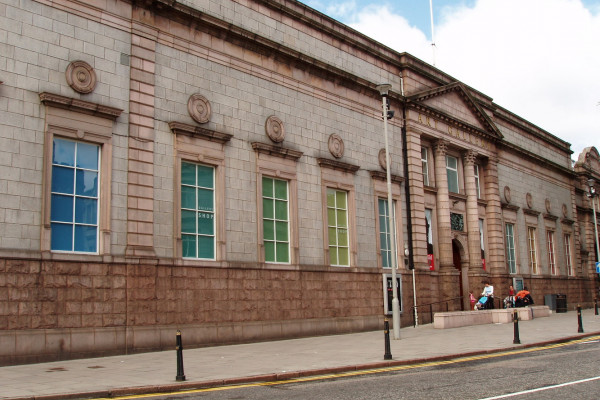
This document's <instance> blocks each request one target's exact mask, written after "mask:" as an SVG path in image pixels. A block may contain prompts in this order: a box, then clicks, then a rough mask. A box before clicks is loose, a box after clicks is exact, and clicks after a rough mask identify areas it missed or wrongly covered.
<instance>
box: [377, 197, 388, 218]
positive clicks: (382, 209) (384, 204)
mask: <svg viewBox="0 0 600 400" xmlns="http://www.w3.org/2000/svg"><path fill="white" fill-rule="evenodd" d="M378 203H379V215H386V210H387V201H385V200H382V199H379V202H378Z"/></svg>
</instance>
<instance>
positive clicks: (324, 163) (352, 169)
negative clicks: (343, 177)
mask: <svg viewBox="0 0 600 400" xmlns="http://www.w3.org/2000/svg"><path fill="white" fill-rule="evenodd" d="M317 163H318V164H319V166H320V167H321V168H330V169H334V170H338V171H342V172H348V173H351V174H356V171H358V170H359V169H360V167H359V166H358V165H354V164H348V163H345V162H341V161H336V160H330V159H329V158H317Z"/></svg>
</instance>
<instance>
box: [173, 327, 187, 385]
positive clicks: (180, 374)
mask: <svg viewBox="0 0 600 400" xmlns="http://www.w3.org/2000/svg"><path fill="white" fill-rule="evenodd" d="M175 350H176V351H177V376H176V377H175V380H176V381H185V375H184V374H183V345H182V344H181V331H179V330H177V346H176V347H175Z"/></svg>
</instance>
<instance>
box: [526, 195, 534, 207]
mask: <svg viewBox="0 0 600 400" xmlns="http://www.w3.org/2000/svg"><path fill="white" fill-rule="evenodd" d="M525 200H526V201H527V207H529V208H532V207H533V196H532V195H531V193H527V194H526V195H525Z"/></svg>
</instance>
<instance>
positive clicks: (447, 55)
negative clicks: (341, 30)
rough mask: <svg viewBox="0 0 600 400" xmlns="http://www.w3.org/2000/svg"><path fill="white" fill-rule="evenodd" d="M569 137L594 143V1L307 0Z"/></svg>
mask: <svg viewBox="0 0 600 400" xmlns="http://www.w3.org/2000/svg"><path fill="white" fill-rule="evenodd" d="M303 2H304V3H305V4H307V5H308V6H310V7H312V8H315V9H316V10H318V11H320V12H322V13H324V14H326V15H328V16H330V17H332V18H335V19H336V20H338V21H340V22H342V23H344V24H347V25H349V26H351V27H352V28H354V29H356V30H358V31H359V32H362V33H364V34H365V35H367V36H369V37H371V38H373V39H375V40H377V41H379V42H381V43H383V44H385V45H386V46H389V47H391V48H393V49H394V50H397V51H399V52H404V51H406V52H408V53H411V54H413V55H414V56H416V57H418V58H420V59H422V60H423V61H425V62H428V63H430V64H434V65H435V66H436V67H438V68H440V69H441V70H443V71H444V72H446V73H448V74H450V75H452V76H454V77H455V78H456V79H458V80H460V81H462V82H464V83H466V84H467V85H469V86H471V87H473V88H475V89H477V90H480V91H482V92H483V93H485V94H487V95H489V96H490V97H492V98H493V99H494V101H495V102H496V103H497V104H499V105H500V106H502V107H504V108H507V109H508V110H510V111H512V112H514V113H515V114H517V115H520V116H521V117H523V118H525V119H527V120H529V121H530V122H532V123H534V124H536V125H538V126H540V127H541V128H542V129H545V130H547V131H549V132H550V133H551V134H553V135H555V136H558V137H559V138H561V139H563V140H566V141H567V142H569V143H571V145H572V146H571V148H572V150H573V151H574V152H575V154H574V155H573V158H576V157H577V155H578V153H579V152H581V150H583V148H584V147H589V146H596V148H598V149H599V150H600V0H585V1H582V0H433V10H434V23H435V43H436V47H435V52H434V51H433V50H432V46H431V25H430V11H429V10H430V9H429V0H388V1H386V0H384V1H378V2H376V1H372V0H305V1H303Z"/></svg>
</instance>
